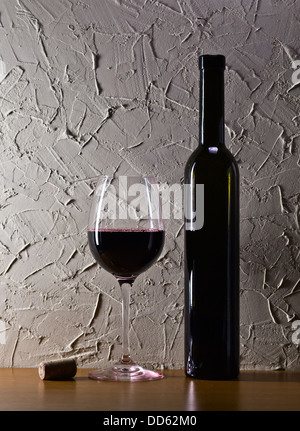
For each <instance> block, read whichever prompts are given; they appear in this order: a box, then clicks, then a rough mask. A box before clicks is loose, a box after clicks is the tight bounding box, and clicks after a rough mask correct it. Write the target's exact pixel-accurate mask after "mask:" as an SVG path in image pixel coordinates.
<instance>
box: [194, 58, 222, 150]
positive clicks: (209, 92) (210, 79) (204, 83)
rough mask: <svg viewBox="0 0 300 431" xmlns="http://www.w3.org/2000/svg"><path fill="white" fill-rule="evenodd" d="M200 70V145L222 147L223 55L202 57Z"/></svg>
mask: <svg viewBox="0 0 300 431" xmlns="http://www.w3.org/2000/svg"><path fill="white" fill-rule="evenodd" d="M199 68H200V109H199V123H200V124H199V127H200V133H199V138H200V145H203V146H205V147H209V148H211V147H213V148H219V147H221V146H224V70H225V57H224V56H223V55H202V56H200V57H199Z"/></svg>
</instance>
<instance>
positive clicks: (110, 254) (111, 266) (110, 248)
mask: <svg viewBox="0 0 300 431" xmlns="http://www.w3.org/2000/svg"><path fill="white" fill-rule="evenodd" d="M88 242H89V247H90V250H91V252H92V254H93V256H94V258H95V260H96V261H97V262H98V263H99V264H100V265H101V266H102V268H104V269H106V270H107V271H108V272H110V273H112V274H113V275H114V276H115V277H116V278H117V279H118V278H121V279H122V278H123V279H124V278H126V279H132V280H134V279H135V278H136V277H137V276H138V275H139V274H141V273H142V272H144V271H146V270H147V269H149V268H150V266H151V265H152V264H153V263H154V262H155V260H156V259H157V256H159V255H160V253H161V251H162V248H163V244H164V231H163V230H158V229H134V228H128V229H99V230H89V231H88Z"/></svg>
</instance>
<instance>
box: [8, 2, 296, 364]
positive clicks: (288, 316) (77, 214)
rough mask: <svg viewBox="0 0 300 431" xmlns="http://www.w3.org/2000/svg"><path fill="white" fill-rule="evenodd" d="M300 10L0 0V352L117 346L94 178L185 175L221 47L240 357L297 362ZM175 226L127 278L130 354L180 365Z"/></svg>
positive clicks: (114, 353) (88, 354)
mask: <svg viewBox="0 0 300 431" xmlns="http://www.w3.org/2000/svg"><path fill="white" fill-rule="evenodd" d="M299 23H300V8H299V3H298V2H297V1H292V0H285V1H281V0H276V1H275V0H260V1H259V0H253V1H246V0H239V1H237V0H232V1H230V2H229V1H223V2H222V1H220V0H214V1H208V0H206V1H196V0H185V1H179V0H178V1H176V0H160V1H155V0H132V1H130V0H101V1H100V0H98V1H97V0H86V1H85V0H84V1H77V0H51V2H49V1H47V0H1V2H0V56H1V58H0V60H1V62H0V66H1V67H0V147H1V151H0V182H1V190H2V193H1V194H0V257H1V258H0V275H1V277H0V366H13V367H20V366H26V367H33V366H36V365H37V364H38V363H39V362H40V361H41V360H44V359H56V358H60V357H75V358H76V360H77V362H78V365H79V366H86V367H96V366H97V367H98V366H100V365H105V364H106V363H107V362H108V361H110V360H115V359H118V358H119V355H120V351H121V339H120V325H121V297H120V292H119V288H118V285H117V283H116V282H115V280H114V278H113V277H112V276H111V275H109V274H108V273H106V272H105V271H103V270H102V269H101V268H99V267H98V266H97V265H96V264H95V263H94V260H93V258H92V256H91V254H90V251H89V249H88V246H87V235H86V226H87V215H88V209H89V205H90V200H91V197H92V193H93V190H94V187H95V183H96V179H97V176H98V175H99V174H106V173H108V174H111V173H114V172H116V173H118V174H124V175H127V174H129V173H143V174H148V173H152V174H154V175H156V176H157V178H158V180H159V181H161V182H166V183H168V184H170V185H171V184H174V183H179V182H181V181H182V177H183V170H184V166H185V163H186V161H187V158H188V157H189V155H190V153H191V151H193V150H194V149H195V148H196V146H197V139H198V79H199V71H198V63H197V62H198V56H199V55H200V54H202V53H212V54H215V53H220V54H224V55H225V56H226V59H227V69H226V132H227V136H226V139H227V141H226V142H227V146H228V147H229V148H230V149H231V151H232V153H233V154H234V155H235V156H236V159H237V161H238V163H239V166H240V172H241V367H242V368H245V369H280V368H287V369H291V368H296V367H297V366H298V365H299V346H298V344H297V343H298V341H300V338H299V339H298V335H297V328H298V326H297V325H298V319H300V281H299V280H300V271H299V203H300V201H299V177H300V175H299V164H300V163H299V144H300V129H299V126H300V115H299V101H300V99H299V96H300V86H299V85H298V76H297V69H299V67H300V66H299V64H300V61H299V63H298V64H297V61H298V60H300V46H299V31H300V25H299ZM299 81H300V73H299ZM166 229H167V239H166V244H165V249H164V252H163V254H162V256H161V258H160V259H159V261H158V262H157V264H156V265H154V266H153V267H152V268H151V269H150V270H149V271H147V273H145V274H143V275H141V276H140V277H139V278H138V279H137V281H136V284H135V287H134V289H133V291H132V298H131V332H130V336H131V350H132V355H133V357H134V358H136V359H137V360H138V361H139V362H141V363H142V364H145V365H148V366H154V367H162V368H164V367H165V368H174V367H175V368H176V367H182V366H183V223H182V220H175V219H174V218H173V219H171V220H170V221H169V222H168V223H167V225H166ZM199 247H201V244H199ZM216 270H217V266H216ZM293 322H295V323H294V326H293ZM299 323H300V322H299ZM299 327H300V325H299Z"/></svg>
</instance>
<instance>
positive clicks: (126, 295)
mask: <svg viewBox="0 0 300 431" xmlns="http://www.w3.org/2000/svg"><path fill="white" fill-rule="evenodd" d="M119 284H120V288H121V293H122V343H123V346H122V347H123V353H122V359H121V362H122V363H123V364H129V363H130V362H132V361H131V358H130V347H129V317H130V309H129V307H130V306H129V301H130V290H131V287H132V284H133V281H131V280H130V281H129V280H119Z"/></svg>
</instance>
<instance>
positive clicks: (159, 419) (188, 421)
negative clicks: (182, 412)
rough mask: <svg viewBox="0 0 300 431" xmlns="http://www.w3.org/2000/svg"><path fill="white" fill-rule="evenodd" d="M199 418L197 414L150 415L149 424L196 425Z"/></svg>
mask: <svg viewBox="0 0 300 431" xmlns="http://www.w3.org/2000/svg"><path fill="white" fill-rule="evenodd" d="M196 423H197V418H196V416H177V415H168V416H161V415H156V416H148V417H147V425H148V426H151V425H156V426H158V425H166V426H169V425H171V426H174V425H175V426H176V425H181V426H182V425H192V426H193V425H196Z"/></svg>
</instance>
